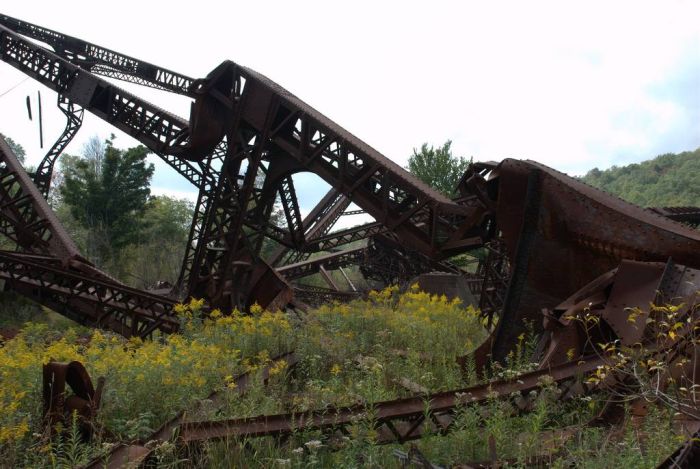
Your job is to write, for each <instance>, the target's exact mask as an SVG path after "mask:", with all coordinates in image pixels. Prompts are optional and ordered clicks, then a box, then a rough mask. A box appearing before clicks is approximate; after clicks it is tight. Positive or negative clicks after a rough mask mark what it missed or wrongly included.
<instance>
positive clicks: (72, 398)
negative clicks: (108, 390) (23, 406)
mask: <svg viewBox="0 0 700 469" xmlns="http://www.w3.org/2000/svg"><path fill="white" fill-rule="evenodd" d="M104 383H105V381H104V378H99V379H98V384H97V388H95V387H93V385H92V380H91V379H90V376H89V375H88V373H87V370H86V369H85V367H84V366H83V364H82V363H80V362H77V361H72V362H70V363H59V362H55V361H51V362H49V363H47V364H45V365H44V367H43V391H42V397H43V415H44V420H45V422H46V425H47V426H48V427H49V431H50V432H51V433H53V432H54V431H55V429H56V428H57V425H59V424H60V427H61V428H63V429H69V428H71V425H72V423H73V422H72V418H73V417H72V416H73V414H74V413H75V414H76V415H77V418H78V420H77V422H76V424H77V425H78V428H79V430H80V433H81V436H82V437H83V439H84V440H86V441H87V440H89V439H90V437H91V436H92V434H93V431H94V419H95V417H96V415H97V410H98V409H99V407H100V402H101V400H102V391H103V389H104ZM66 387H69V388H70V389H71V390H72V391H73V393H72V394H67V390H66Z"/></svg>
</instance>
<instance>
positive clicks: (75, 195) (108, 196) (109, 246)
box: [60, 136, 154, 263]
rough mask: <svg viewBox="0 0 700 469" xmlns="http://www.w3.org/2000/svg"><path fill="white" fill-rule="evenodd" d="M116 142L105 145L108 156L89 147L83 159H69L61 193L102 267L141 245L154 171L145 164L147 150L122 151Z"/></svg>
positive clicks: (92, 254) (138, 148)
mask: <svg viewBox="0 0 700 469" xmlns="http://www.w3.org/2000/svg"><path fill="white" fill-rule="evenodd" d="M93 141H94V139H93ZM113 141H114V136H112V137H111V138H110V139H109V140H107V141H106V142H105V145H104V152H91V151H90V150H91V148H92V146H91V145H90V142H89V144H88V145H87V146H86V147H85V150H86V151H84V155H83V157H82V158H79V159H70V158H68V159H66V162H67V163H69V164H68V165H64V167H63V168H64V174H63V176H64V179H63V184H62V185H61V188H60V193H61V196H62V201H63V203H65V204H66V205H67V206H68V207H69V211H70V214H71V216H72V217H73V218H74V219H75V220H76V221H77V223H79V224H80V225H81V226H82V227H83V228H85V229H86V230H87V238H88V239H87V242H86V245H87V246H86V247H87V249H88V253H87V254H88V256H90V257H92V258H94V259H95V260H96V261H97V262H98V263H105V262H108V261H110V260H112V259H113V258H114V257H115V253H116V252H117V251H118V250H120V249H122V248H124V247H125V246H127V245H129V244H132V243H134V242H135V241H137V239H138V234H139V231H140V229H141V228H142V216H141V215H142V213H143V211H144V209H145V207H146V203H147V202H148V200H149V196H150V193H151V191H150V188H149V185H150V181H151V177H152V176H153V171H154V167H153V165H152V164H147V163H146V156H147V155H148V149H146V148H145V147H143V146H137V147H134V148H129V149H127V150H120V149H118V148H116V147H115V146H114V145H113ZM93 143H94V142H93Z"/></svg>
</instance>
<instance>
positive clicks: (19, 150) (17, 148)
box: [0, 132, 27, 164]
mask: <svg viewBox="0 0 700 469" xmlns="http://www.w3.org/2000/svg"><path fill="white" fill-rule="evenodd" d="M0 137H2V138H3V139H4V140H5V142H7V145H8V146H9V147H10V150H12V152H13V153H14V154H15V156H16V157H17V159H18V160H19V162H20V163H22V164H24V158H25V156H27V153H26V152H25V151H24V148H23V147H22V145H20V144H19V143H17V142H15V141H14V140H12V139H11V138H10V137H6V136H5V134H3V133H2V132H0Z"/></svg>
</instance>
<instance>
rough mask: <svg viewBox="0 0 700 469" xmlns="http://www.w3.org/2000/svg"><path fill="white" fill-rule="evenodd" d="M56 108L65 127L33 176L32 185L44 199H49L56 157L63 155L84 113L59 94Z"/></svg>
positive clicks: (78, 127)
mask: <svg viewBox="0 0 700 469" xmlns="http://www.w3.org/2000/svg"><path fill="white" fill-rule="evenodd" d="M58 108H59V109H60V110H61V112H62V113H63V114H64V115H65V116H66V127H65V129H63V132H62V133H61V135H60V136H59V137H58V140H56V142H55V143H54V144H53V145H52V146H51V148H50V149H49V151H48V152H47V153H46V155H45V156H44V158H43V159H42V160H41V163H39V166H38V167H37V169H36V174H35V175H34V183H35V184H36V187H37V189H39V192H41V194H42V195H43V196H44V198H45V199H48V197H49V189H50V188H51V176H52V175H53V167H54V164H55V163H56V160H57V159H58V157H59V156H61V153H63V150H65V148H66V147H67V146H68V144H69V143H70V142H71V140H73V137H75V134H76V133H77V132H78V130H80V126H81V125H82V124H83V114H84V113H85V110H84V109H83V108H82V107H80V106H76V105H75V104H73V103H71V102H70V101H68V100H67V99H66V97H65V96H62V95H60V94H59V95H58Z"/></svg>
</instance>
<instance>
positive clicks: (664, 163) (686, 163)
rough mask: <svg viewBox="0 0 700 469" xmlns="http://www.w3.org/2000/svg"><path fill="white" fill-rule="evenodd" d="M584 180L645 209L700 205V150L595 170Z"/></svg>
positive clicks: (669, 154) (589, 172) (668, 154)
mask: <svg viewBox="0 0 700 469" xmlns="http://www.w3.org/2000/svg"><path fill="white" fill-rule="evenodd" d="M582 179H583V181H584V182H587V183H588V184H591V185H592V186H595V187H598V188H600V189H603V190H605V191H607V192H609V193H611V194H614V195H617V196H619V197H621V198H623V199H625V200H627V201H629V202H632V203H635V204H637V205H641V206H643V207H651V206H654V207H669V206H684V205H685V206H700V148H698V149H697V150H695V151H685V152H683V153H679V154H675V153H667V154H664V155H660V156H657V157H656V158H654V159H652V160H648V161H643V162H641V163H636V164H630V165H627V166H621V167H617V166H613V167H612V168H610V169H606V170H605V171H601V170H599V169H598V168H594V169H592V170H590V171H588V173H587V174H586V175H585V176H584V177H583V178H582Z"/></svg>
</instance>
